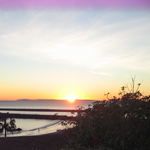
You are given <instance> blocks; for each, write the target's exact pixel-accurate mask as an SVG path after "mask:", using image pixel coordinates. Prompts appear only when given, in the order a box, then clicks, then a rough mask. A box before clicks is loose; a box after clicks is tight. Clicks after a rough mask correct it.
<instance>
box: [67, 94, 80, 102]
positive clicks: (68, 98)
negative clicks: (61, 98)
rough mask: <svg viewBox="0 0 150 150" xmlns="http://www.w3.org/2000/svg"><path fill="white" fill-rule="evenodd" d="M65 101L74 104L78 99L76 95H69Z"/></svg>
mask: <svg viewBox="0 0 150 150" xmlns="http://www.w3.org/2000/svg"><path fill="white" fill-rule="evenodd" d="M65 99H66V100H68V101H69V102H70V103H73V102H74V101H75V100H76V99H77V97H76V96H75V95H68V96H67V97H66V98H65Z"/></svg>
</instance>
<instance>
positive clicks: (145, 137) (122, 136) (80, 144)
mask: <svg viewBox="0 0 150 150" xmlns="http://www.w3.org/2000/svg"><path fill="white" fill-rule="evenodd" d="M138 85H139V84H138ZM122 93H123V94H122V96H121V97H119V98H116V97H114V98H112V99H109V100H107V101H106V100H104V101H96V102H94V103H93V104H92V106H89V108H88V109H84V108H83V107H80V108H79V110H85V112H79V113H78V115H77V117H76V118H75V120H72V121H63V122H62V125H66V126H68V125H72V128H66V129H65V130H63V131H62V133H63V134H64V137H65V138H66V139H67V140H68V145H67V147H66V150H77V149H78V150H84V149H89V150H90V149H91V150H92V149H98V150H102V149H103V150H104V149H106V150H107V149H108V148H106V147H109V148H112V149H114V150H149V149H150V96H142V94H141V93H140V92H139V91H136V92H133V91H132V93H129V92H128V93H126V92H125V89H124V88H122ZM104 147H105V148H104Z"/></svg>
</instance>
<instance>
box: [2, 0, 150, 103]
mask: <svg viewBox="0 0 150 150" xmlns="http://www.w3.org/2000/svg"><path fill="white" fill-rule="evenodd" d="M11 2H12V3H11ZM21 2H22V3H20V2H19V1H16V3H15V2H14V1H11V0H7V1H6V0H5V1H3V0H0V100H16V99H64V98H65V97H67V96H68V95H75V96H76V97H77V98H78V99H92V100H102V99H105V97H104V93H107V92H110V93H111V95H115V96H117V93H119V90H120V87H121V86H123V85H126V84H128V85H129V86H130V82H131V77H134V76H135V75H136V80H135V81H136V84H138V83H140V82H142V84H141V88H140V89H141V92H142V93H143V94H144V95H149V94H150V9H149V8H150V7H149V6H150V5H149V4H150V2H148V1H147V0H145V1H142V0H137V1H136V2H135V1H134V0H133V2H135V3H129V1H128V0H127V1H126V3H120V2H119V1H117V0H116V1H115V0H114V1H113V2H114V3H110V2H112V1H111V0H110V1H109V0H107V1H105V2H104V1H102V0H99V1H97V0H95V3H92V1H91V0H86V1H83V3H80V2H81V1H78V0H76V1H75V0H71V1H67V0H65V1H63V2H64V3H63V2H62V1H61V2H62V3H60V0H56V1H55V2H56V3H52V1H49V3H48V1H46V0H45V1H42V0H38V1H37V3H35V1H34V0H32V1H31V0H26V2H25V1H23V0H22V1H21ZM71 2H72V3H71ZM98 2H99V3H98ZM100 2H101V3H100ZM106 2H107V3H106Z"/></svg>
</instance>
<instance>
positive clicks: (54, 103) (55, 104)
mask: <svg viewBox="0 0 150 150" xmlns="http://www.w3.org/2000/svg"><path fill="white" fill-rule="evenodd" d="M93 102H94V101H91V100H76V101H75V102H74V103H70V102H68V101H66V100H18V101H0V108H18V109H20V108H26V109H27V108H30V109H70V110H71V109H78V107H80V106H83V107H84V108H87V107H88V105H90V104H92V103H93ZM0 112H1V113H4V112H5V113H6V112H9V113H20V114H47V115H54V114H56V113H57V112H29V111H24V112H23V111H18V112H17V111H1V110H0ZM58 115H68V116H70V115H72V114H71V113H69V112H58ZM15 120H16V126H17V128H22V131H20V132H13V133H10V132H8V133H7V137H11V136H31V135H32V136H33V135H41V134H48V133H53V132H56V131H57V130H59V129H63V128H64V127H63V126H61V121H60V120H43V119H42V120H40V119H15ZM7 121H8V122H9V119H8V120H7ZM0 137H4V132H3V133H0Z"/></svg>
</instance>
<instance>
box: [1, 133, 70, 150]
mask: <svg viewBox="0 0 150 150" xmlns="http://www.w3.org/2000/svg"><path fill="white" fill-rule="evenodd" d="M66 144H67V141H66V140H65V138H64V137H63V136H62V134H60V133H59V132H54V133H48V134H44V135H34V136H33V135H32V136H17V137H6V138H5V137H1V138H0V149H1V150H8V149H11V150H20V149H21V150H30V149H41V150H59V149H61V148H64V147H65V145H66Z"/></svg>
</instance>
